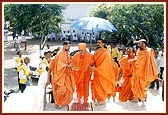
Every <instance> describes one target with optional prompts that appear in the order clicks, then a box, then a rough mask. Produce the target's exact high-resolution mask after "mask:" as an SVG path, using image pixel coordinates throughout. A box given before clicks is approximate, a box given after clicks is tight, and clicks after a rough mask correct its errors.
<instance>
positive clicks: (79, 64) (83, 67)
mask: <svg viewBox="0 0 168 115" xmlns="http://www.w3.org/2000/svg"><path fill="white" fill-rule="evenodd" d="M78 48H79V51H78V52H77V53H76V54H75V55H74V57H73V58H72V65H73V74H74V79H75V85H76V91H77V98H78V101H79V102H80V99H81V98H82V97H84V104H86V103H87V101H88V97H89V82H90V80H91V74H92V72H91V70H90V67H91V66H92V65H93V63H94V62H93V55H92V54H91V53H90V52H88V51H87V50H86V43H79V44H78Z"/></svg>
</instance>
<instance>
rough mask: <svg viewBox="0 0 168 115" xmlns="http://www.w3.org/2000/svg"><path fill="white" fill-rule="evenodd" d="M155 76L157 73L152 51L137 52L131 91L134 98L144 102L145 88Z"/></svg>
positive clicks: (148, 49)
mask: <svg viewBox="0 0 168 115" xmlns="http://www.w3.org/2000/svg"><path fill="white" fill-rule="evenodd" d="M157 75H158V71H157V66H156V63H155V58H154V51H153V49H151V48H147V50H138V51H137V61H136V62H135V68H134V74H133V83H132V91H133V93H134V95H135V97H138V98H140V99H141V100H145V99H146V95H147V87H148V85H149V84H150V83H151V82H152V81H153V80H155V79H156V78H157Z"/></svg>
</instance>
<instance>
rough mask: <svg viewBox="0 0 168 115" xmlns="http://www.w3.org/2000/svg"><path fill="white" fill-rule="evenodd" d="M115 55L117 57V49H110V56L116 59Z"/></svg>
mask: <svg viewBox="0 0 168 115" xmlns="http://www.w3.org/2000/svg"><path fill="white" fill-rule="evenodd" d="M117 55H118V48H117V47H115V48H112V56H113V57H117Z"/></svg>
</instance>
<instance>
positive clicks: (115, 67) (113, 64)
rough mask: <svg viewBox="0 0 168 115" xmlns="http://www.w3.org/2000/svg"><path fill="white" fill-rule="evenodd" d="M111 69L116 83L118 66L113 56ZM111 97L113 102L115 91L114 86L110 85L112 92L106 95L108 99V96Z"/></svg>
mask: <svg viewBox="0 0 168 115" xmlns="http://www.w3.org/2000/svg"><path fill="white" fill-rule="evenodd" d="M112 70H114V75H115V76H114V78H115V82H116V85H115V86H117V84H118V83H119V79H120V78H119V66H118V63H117V62H116V61H115V58H113V59H112ZM111 97H113V102H115V97H116V91H115V89H114V87H112V93H111V94H110V95H108V100H110V98H111Z"/></svg>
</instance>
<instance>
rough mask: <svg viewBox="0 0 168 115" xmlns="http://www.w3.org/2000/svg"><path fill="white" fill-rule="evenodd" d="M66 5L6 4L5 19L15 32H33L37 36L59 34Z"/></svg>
mask: <svg viewBox="0 0 168 115" xmlns="http://www.w3.org/2000/svg"><path fill="white" fill-rule="evenodd" d="M66 7H67V5H64V4H61V5H59V4H6V5H5V6H4V18H5V20H7V21H10V23H11V26H12V27H13V28H14V30H17V31H19V32H21V30H22V29H23V30H27V29H28V30H31V31H32V32H33V33H34V34H37V35H39V34H40V35H47V34H48V33H50V32H52V31H54V32H55V33H59V32H60V31H61V30H60V28H59V23H60V22H61V21H62V19H63V18H62V17H63V16H62V12H63V10H65V9H66Z"/></svg>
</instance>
